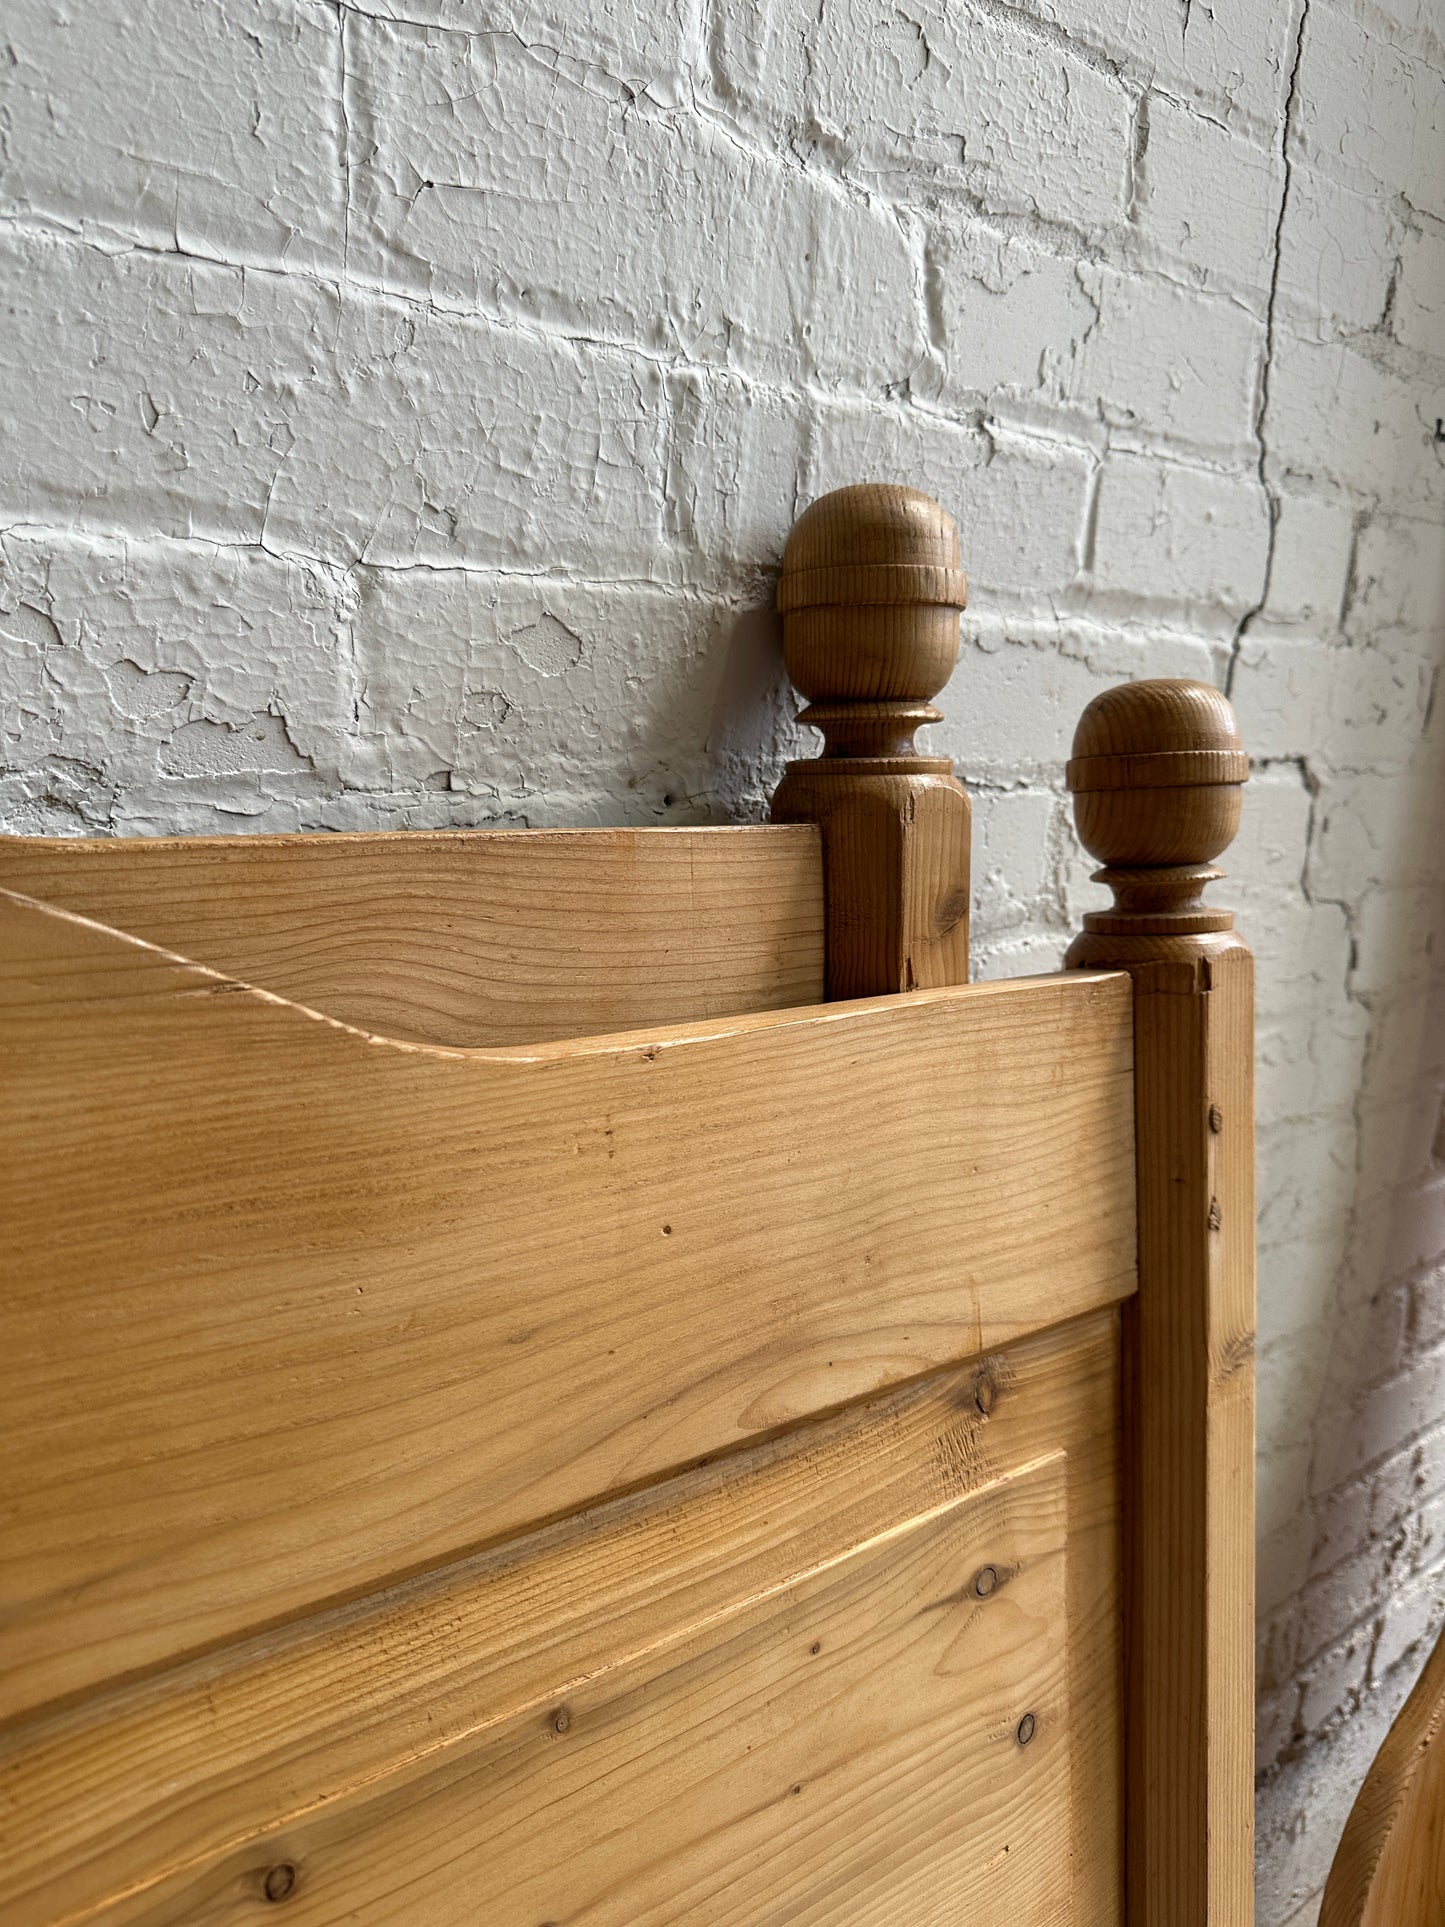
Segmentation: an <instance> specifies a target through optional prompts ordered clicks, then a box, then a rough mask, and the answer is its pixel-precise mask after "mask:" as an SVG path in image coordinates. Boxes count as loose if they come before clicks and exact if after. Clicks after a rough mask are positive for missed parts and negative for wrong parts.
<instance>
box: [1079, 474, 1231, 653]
mask: <svg viewBox="0 0 1445 1927" xmlns="http://www.w3.org/2000/svg"><path fill="white" fill-rule="evenodd" d="M1268 541H1269V518H1268V512H1267V510H1266V507H1265V502H1264V497H1263V493H1262V491H1261V490H1260V489H1259V487H1258V485H1257V484H1256V483H1255V482H1254V481H1253V479H1252V478H1247V477H1243V476H1238V477H1236V476H1230V475H1220V474H1213V473H1210V472H1209V471H1207V470H1203V469H1195V468H1183V467H1180V466H1178V465H1177V464H1175V463H1172V462H1162V461H1157V460H1155V459H1154V458H1153V457H1150V456H1146V455H1132V454H1125V453H1122V452H1120V453H1117V454H1113V455H1111V456H1110V457H1109V458H1108V460H1107V461H1106V462H1105V464H1104V472H1103V477H1102V480H1101V483H1100V490H1099V512H1098V526H1097V532H1096V537H1095V552H1094V577H1095V580H1096V582H1098V583H1099V584H1100V585H1101V586H1103V587H1105V588H1109V589H1117V590H1123V591H1125V592H1127V593H1128V594H1130V595H1133V596H1138V597H1140V598H1147V599H1149V600H1151V601H1152V600H1158V601H1169V602H1182V603H1186V604H1192V605H1197V606H1199V607H1200V608H1210V607H1212V608H1214V609H1216V610H1218V611H1219V612H1220V613H1222V614H1224V615H1226V616H1238V615H1240V614H1242V613H1243V611H1244V610H1245V609H1247V608H1248V607H1249V606H1250V605H1251V604H1252V602H1253V601H1254V600H1255V599H1256V598H1257V597H1258V594H1259V589H1260V585H1261V583H1262V581H1263V579H1264V561H1265V553H1266V549H1267V546H1268Z"/></svg>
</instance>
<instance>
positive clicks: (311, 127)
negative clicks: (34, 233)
mask: <svg viewBox="0 0 1445 1927" xmlns="http://www.w3.org/2000/svg"><path fill="white" fill-rule="evenodd" d="M5 39H6V55H7V60H6V61H3V62H0V125H5V127H6V135H5V139H4V140H3V142H0V208H4V209H6V210H9V211H12V212H16V213H22V214H36V215H43V216H45V217H47V218H49V219H53V220H55V221H58V222H61V223H63V224H64V225H67V226H73V227H76V228H79V229H84V230H90V229H92V228H94V229H98V230H100V231H103V232H110V233H114V234H119V235H125V236H128V237H130V238H131V239H133V240H136V241H140V242H143V243H145V244H146V245H147V246H150V247H158V248H174V249H180V250H188V251H191V252H195V253H198V254H207V255H212V256H217V257H219V258H221V259H224V260H227V261H255V262H270V263H273V264H276V263H280V262H282V261H283V260H284V261H285V262H287V263H288V264H290V265H292V266H303V265H313V266H314V265H316V264H318V263H321V264H335V263H336V262H337V261H338V260H339V258H340V250H341V230H342V207H343V186H344V168H343V164H342V117H341V50H340V37H339V34H338V30H337V24H336V16H335V14H334V13H332V12H330V11H329V10H326V9H323V8H321V7H298V6H294V5H286V4H284V3H283V0H214V4H212V5H210V6H207V7H205V8H185V7H175V6H166V5H161V4H157V3H156V0H152V3H151V4H148V5H142V6H133V7H124V8H119V9H107V8H89V7H86V8H74V7H71V6H68V5H63V4H60V0H11V3H10V4H9V5H8V6H7V8H6V17H5Z"/></svg>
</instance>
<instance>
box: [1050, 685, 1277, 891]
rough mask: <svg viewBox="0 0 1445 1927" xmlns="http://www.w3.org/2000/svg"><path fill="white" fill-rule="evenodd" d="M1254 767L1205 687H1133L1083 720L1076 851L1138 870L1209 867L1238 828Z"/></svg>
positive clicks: (1227, 713)
mask: <svg viewBox="0 0 1445 1927" xmlns="http://www.w3.org/2000/svg"><path fill="white" fill-rule="evenodd" d="M1248 775H1249V758H1248V757H1247V756H1246V755H1245V753H1244V749H1243V746H1242V745H1241V743H1240V740H1239V729H1238V726H1237V725H1236V723H1235V720H1234V711H1233V710H1232V709H1231V708H1230V706H1229V703H1228V701H1227V700H1226V698H1225V697H1224V696H1222V695H1221V694H1220V692H1219V691H1218V690H1217V689H1212V688H1211V687H1210V686H1209V684H1208V683H1202V682H1131V683H1125V684H1123V685H1122V687H1120V688H1118V689H1107V690H1105V691H1104V693H1103V695H1102V696H1096V697H1095V698H1094V700H1093V701H1092V702H1091V703H1090V704H1089V706H1088V708H1087V709H1086V710H1085V711H1084V713H1083V715H1082V716H1081V717H1080V718H1079V727H1078V729H1077V730H1076V731H1075V732H1074V753H1073V756H1072V758H1071V759H1070V762H1069V769H1068V784H1069V788H1070V789H1071V790H1072V791H1073V795H1074V820H1075V821H1076V823H1077V824H1078V826H1079V841H1080V842H1081V843H1082V844H1083V846H1084V848H1085V849H1086V850H1087V851H1088V852H1089V854H1090V855H1091V856H1096V857H1098V858H1100V859H1101V861H1103V862H1104V863H1107V864H1110V865H1112V866H1115V867H1121V868H1126V869H1133V868H1135V867H1137V866H1144V865H1147V866H1152V865H1155V864H1167V863H1207V862H1208V861H1209V859H1210V858H1211V857H1215V856H1218V855H1219V853H1220V851H1221V850H1224V849H1227V848H1228V846H1229V844H1230V843H1231V842H1232V841H1233V838H1234V833H1235V831H1236V830H1237V829H1238V828H1239V806H1240V794H1239V786H1240V784H1241V783H1243V782H1244V781H1245V780H1246V778H1247V777H1248Z"/></svg>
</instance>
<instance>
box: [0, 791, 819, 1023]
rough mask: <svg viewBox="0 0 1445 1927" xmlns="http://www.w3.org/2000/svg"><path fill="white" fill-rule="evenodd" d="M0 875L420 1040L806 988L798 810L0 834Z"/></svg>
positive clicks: (811, 875) (812, 971) (745, 1006)
mask: <svg viewBox="0 0 1445 1927" xmlns="http://www.w3.org/2000/svg"><path fill="white" fill-rule="evenodd" d="M0 887H4V888H7V889H11V890H15V891H18V892H20V893H21V894H23V895H25V896H32V897H41V898H44V899H45V900H46V901H48V902H52V903H55V904H58V905H59V906H60V907H61V908H62V909H66V910H73V911H75V912H76V913H77V914H79V915H80V916H84V917H92V918H94V919H95V920H96V921H97V922H100V923H107V924H112V925H114V926H115V927H116V928H118V929H121V930H127V931H129V932H130V933H131V934H132V935H133V936H137V937H143V938H145V940H146V941H147V942H148V943H154V944H159V945H160V946H161V947H162V948H163V949H167V950H176V951H179V952H180V953H181V954H182V955H183V956H186V957H189V958H191V959H192V960H193V961H194V962H196V963H203V964H208V965H210V967H211V968H212V969H214V970H220V971H222V972H224V973H226V974H227V975H233V976H239V977H242V978H244V979H245V980H246V981H247V982H249V983H254V984H259V985H260V986H261V987H262V988H264V989H266V990H274V991H276V992H277V993H278V994H279V995H280V996H283V997H288V998H291V999H293V1000H294V1001H295V1002H297V1003H303V1004H309V1005H312V1006H314V1007H315V1008H317V1009H320V1010H324V1011H325V1012H326V1013H327V1015H328V1016H332V1017H339V1018H341V1019H342V1020H343V1021H344V1022H346V1023H349V1024H356V1025H358V1026H359V1027H360V1028H361V1029H363V1030H378V1031H381V1032H382V1033H384V1034H385V1035H386V1036H389V1037H398V1038H408V1039H413V1040H415V1041H417V1042H421V1043H436V1044H456V1045H472V1046H475V1045H501V1044H519V1043H532V1042H534V1041H536V1040H537V1039H539V1038H546V1037H579V1036H587V1035H591V1034H597V1033H601V1032H606V1031H614V1030H634V1029H640V1028H642V1027H644V1026H646V1025H652V1024H665V1023H674V1022H686V1021H688V1020H690V1019H694V1018H701V1017H714V1016H727V1015H731V1014H732V1013H734V1012H736V1011H752V1010H777V1009H783V1008H786V1007H787V1006H789V1005H795V1004H811V1003H817V1002H819V1001H820V1000H821V998H822V995H823V887H822V858H821V854H820V846H819V841H818V833H817V831H816V830H815V829H813V828H811V827H809V826H807V825H797V826H793V827H771V826H764V825H758V826H753V827H742V828H736V829H698V830H527V831H515V830H514V831H484V830H457V831H437V832H432V831H416V832H405V833H397V834H392V835H337V836H227V837H108V838H99V839H79V838H76V839H71V838H62V837H0Z"/></svg>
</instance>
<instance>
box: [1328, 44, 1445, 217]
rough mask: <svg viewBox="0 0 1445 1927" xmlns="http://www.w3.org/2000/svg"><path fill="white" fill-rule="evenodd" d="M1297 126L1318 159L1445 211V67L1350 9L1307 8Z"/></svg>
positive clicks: (1431, 210)
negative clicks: (1414, 52) (1443, 70)
mask: <svg viewBox="0 0 1445 1927" xmlns="http://www.w3.org/2000/svg"><path fill="white" fill-rule="evenodd" d="M1298 128H1299V135H1300V139H1301V142H1302V144H1303V146H1304V148H1305V151H1306V153H1307V154H1308V155H1309V156H1310V158H1311V159H1314V160H1317V162H1318V163H1319V164H1320V165H1322V166H1327V167H1330V168H1331V169H1332V170H1333V171H1341V172H1343V173H1345V174H1346V175H1349V176H1351V177H1353V178H1355V179H1357V180H1360V181H1362V182H1375V183H1379V184H1380V185H1381V186H1383V187H1384V188H1385V190H1386V192H1387V193H1397V192H1403V193H1404V194H1405V196H1406V198H1407V199H1409V200H1410V201H1411V202H1412V203H1413V204H1414V205H1415V206H1416V207H1418V208H1420V209H1422V210H1423V211H1424V212H1426V213H1429V214H1434V215H1437V216H1438V215H1442V214H1445V73H1441V72H1440V71H1439V70H1438V68H1436V67H1435V66H1434V65H1433V64H1432V63H1430V62H1429V61H1426V60H1423V59H1421V58H1419V57H1418V56H1416V55H1412V54H1411V53H1409V52H1407V51H1406V50H1404V49H1403V48H1401V47H1398V46H1396V45H1394V44H1392V42H1391V41H1389V40H1387V39H1386V38H1385V37H1384V36H1383V35H1381V34H1379V33H1377V32H1374V31H1372V29H1371V27H1370V26H1369V25H1368V24H1367V23H1366V21H1365V20H1364V19H1363V18H1362V17H1361V16H1360V15H1359V14H1357V13H1356V12H1354V11H1353V10H1352V9H1350V8H1346V7H1343V6H1321V7H1317V8H1312V9H1311V12H1310V16H1309V20H1308V23H1307V26H1306V30H1305V38H1304V52H1303V57H1302V59H1301V63H1300V84H1299V118H1298Z"/></svg>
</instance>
